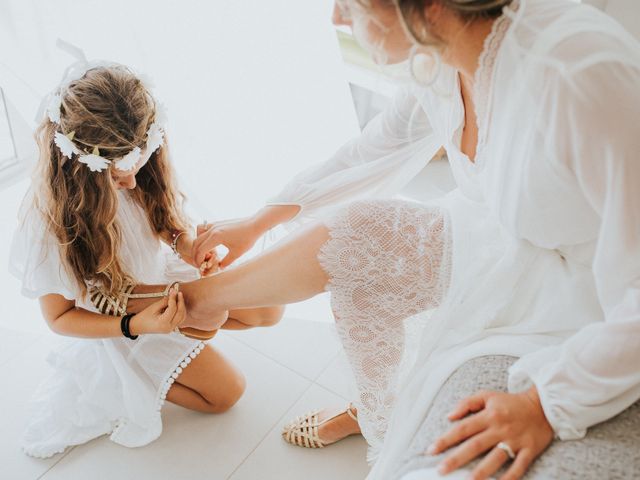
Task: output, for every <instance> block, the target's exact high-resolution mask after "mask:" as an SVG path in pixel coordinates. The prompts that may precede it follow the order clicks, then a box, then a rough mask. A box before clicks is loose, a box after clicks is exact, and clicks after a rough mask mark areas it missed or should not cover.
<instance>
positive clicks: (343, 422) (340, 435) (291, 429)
mask: <svg viewBox="0 0 640 480" xmlns="http://www.w3.org/2000/svg"><path fill="white" fill-rule="evenodd" d="M349 409H350V411H351V412H350V413H351V415H350V414H349V413H348V412H347V411H346V410H345V409H344V408H342V409H341V408H325V409H322V410H320V411H315V412H311V413H310V414H308V415H304V416H301V417H298V418H296V419H295V420H294V421H292V422H291V423H290V424H288V425H287V426H285V427H284V429H283V432H282V436H283V437H284V439H285V440H286V441H287V442H289V443H291V444H293V445H298V446H301V447H308V448H318V447H324V446H327V445H331V444H332V443H336V442H338V441H340V440H342V439H344V438H346V437H348V436H350V435H357V434H360V433H361V432H360V426H359V425H358V421H357V420H355V418H357V414H358V412H357V410H356V408H355V407H354V406H349ZM314 425H317V430H316V429H315V428H313V426H314Z"/></svg>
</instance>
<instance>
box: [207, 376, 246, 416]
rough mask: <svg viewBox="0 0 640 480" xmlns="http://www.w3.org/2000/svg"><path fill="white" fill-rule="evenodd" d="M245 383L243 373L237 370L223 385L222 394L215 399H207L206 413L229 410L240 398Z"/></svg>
mask: <svg viewBox="0 0 640 480" xmlns="http://www.w3.org/2000/svg"><path fill="white" fill-rule="evenodd" d="M246 386H247V383H246V380H245V378H244V375H243V374H242V373H240V372H237V373H236V375H235V376H234V378H233V379H231V380H230V381H229V382H228V383H227V385H225V389H224V394H222V395H220V396H219V397H218V398H216V399H215V400H210V401H208V403H209V410H208V413H224V412H227V411H229V410H230V409H231V408H232V407H233V406H234V405H235V404H236V403H238V400H240V398H242V395H243V394H244V391H245V389H246Z"/></svg>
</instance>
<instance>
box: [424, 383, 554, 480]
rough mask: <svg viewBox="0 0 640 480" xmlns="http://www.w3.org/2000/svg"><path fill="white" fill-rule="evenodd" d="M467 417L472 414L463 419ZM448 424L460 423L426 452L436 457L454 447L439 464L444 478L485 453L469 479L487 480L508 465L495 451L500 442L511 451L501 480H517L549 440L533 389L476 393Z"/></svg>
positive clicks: (549, 432) (499, 451)
mask: <svg viewBox="0 0 640 480" xmlns="http://www.w3.org/2000/svg"><path fill="white" fill-rule="evenodd" d="M468 414H473V415H469V416H468V417H467V415H468ZM464 417H466V418H464ZM449 420H459V421H458V422H457V423H456V424H455V426H454V427H452V428H451V429H450V430H449V431H448V432H447V433H446V434H444V435H443V436H441V437H440V438H438V439H437V440H436V441H435V442H434V443H433V444H432V445H431V446H430V447H429V449H428V451H427V453H428V454H430V455H436V454H439V453H441V452H444V451H445V450H448V449H449V448H451V447H453V446H455V445H459V446H458V447H457V448H456V449H455V450H454V451H453V452H452V453H450V454H449V455H448V456H447V457H446V458H445V459H444V460H443V461H442V463H440V465H439V467H438V470H439V472H440V473H441V474H448V473H450V472H452V471H454V470H456V469H458V468H459V467H462V466H463V465H466V464H467V463H469V462H470V461H471V460H473V459H474V458H476V457H479V456H480V455H482V454H484V453H485V452H488V453H487V454H486V455H485V457H484V458H483V459H482V461H481V462H480V463H479V464H478V465H477V466H476V467H475V468H474V469H473V472H472V475H471V477H470V478H473V479H485V478H489V477H490V476H491V475H493V474H494V473H495V472H497V471H498V469H499V468H500V467H501V466H502V465H503V464H504V463H506V462H508V461H510V458H509V455H508V453H507V452H505V450H503V449H501V448H498V447H497V445H498V443H500V442H503V443H505V444H506V445H508V446H509V447H510V448H511V450H512V451H513V453H514V454H515V459H514V460H513V463H512V464H511V466H510V467H509V469H508V470H507V472H506V473H505V475H503V476H502V477H501V480H511V479H517V478H520V477H522V476H523V475H524V473H525V472H526V470H527V468H528V467H529V465H530V464H531V462H533V460H534V459H535V458H536V457H537V456H538V455H540V454H541V453H542V452H543V451H544V450H545V449H546V448H547V446H548V445H549V444H550V443H551V441H552V440H553V429H552V428H551V425H550V424H549V422H548V421H547V418H546V417H545V415H544V411H543V410H542V405H541V403H540V397H539V396H538V391H537V390H536V388H535V387H532V388H531V389H529V390H528V391H526V392H523V393H518V394H510V393H500V392H480V393H477V394H476V395H473V396H471V397H468V398H466V399H464V400H462V401H461V402H460V403H459V404H458V406H457V407H456V409H455V410H454V411H453V412H451V413H450V414H449Z"/></svg>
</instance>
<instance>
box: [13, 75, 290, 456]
mask: <svg viewBox="0 0 640 480" xmlns="http://www.w3.org/2000/svg"><path fill="white" fill-rule="evenodd" d="M87 68H88V66H84V67H83V68H82V71H81V72H80V75H77V74H76V75H75V77H78V76H80V78H76V79H74V80H71V81H66V82H63V84H62V85H61V86H60V87H59V89H58V90H57V91H56V93H55V94H54V95H53V100H52V102H51V104H50V106H49V109H48V112H47V113H48V115H47V118H45V120H44V121H43V123H42V124H41V125H40V127H39V129H38V131H37V134H36V137H37V141H38V144H39V148H40V159H39V164H38V169H37V175H36V176H35V177H34V180H33V182H32V187H31V189H30V191H29V192H28V194H27V197H26V199H25V202H24V204H23V207H22V212H21V215H20V216H21V222H20V226H19V228H18V231H17V232H16V234H15V237H14V242H13V247H12V254H11V270H12V273H13V274H14V275H16V276H17V277H18V278H19V279H20V280H21V281H22V285H23V288H22V292H23V294H24V295H26V296H28V297H30V298H38V299H39V301H40V305H41V309H42V314H43V316H44V318H45V320H46V321H47V323H48V325H49V327H50V328H51V330H53V331H54V332H56V333H58V334H60V335H64V336H67V337H78V338H74V339H72V340H69V341H68V342H63V345H62V346H61V347H60V348H57V349H56V350H55V351H54V352H52V354H51V355H50V356H49V358H48V361H49V362H50V363H51V365H52V366H53V369H54V371H53V373H52V375H51V376H50V377H49V378H48V379H47V380H45V381H44V382H43V383H42V385H41V386H40V387H39V389H38V391H37V393H36V395H35V396H34V399H33V401H32V405H31V407H32V414H31V416H30V420H29V423H28V426H27V429H26V432H25V434H24V437H23V441H22V445H23V448H24V450H25V452H26V453H27V454H29V455H32V456H37V457H43V458H44V457H49V456H52V455H54V454H56V453H59V452H62V451H64V449H65V448H66V447H67V446H69V445H77V444H81V443H84V442H87V441H88V440H91V439H93V438H96V437H98V436H100V435H104V434H110V435H111V437H110V438H111V440H113V441H114V442H116V443H119V444H121V445H125V446H128V447H137V446H142V445H145V444H147V443H149V442H151V441H153V440H154V439H156V438H157V437H158V436H159V435H160V433H161V431H162V422H161V417H160V410H161V407H162V405H163V403H164V400H165V399H166V400H168V401H170V402H172V403H175V404H178V405H181V406H183V407H185V408H189V409H192V410H196V411H199V412H207V413H217V412H223V411H225V410H227V409H229V408H230V407H231V406H232V405H234V404H235V403H236V401H237V400H238V399H239V398H240V396H241V395H242V393H243V390H244V385H245V383H244V378H243V376H242V374H241V373H240V372H239V371H238V370H237V369H236V368H235V367H234V366H233V365H231V363H229V361H228V360H227V359H225V358H224V357H223V356H222V355H221V354H220V353H219V352H218V351H216V350H215V349H214V348H213V347H211V346H210V345H205V344H204V343H203V342H202V341H200V340H198V339H193V338H188V337H187V336H185V335H182V334H180V333H179V331H177V327H178V326H179V325H180V324H181V323H182V322H183V321H184V320H185V318H186V309H185V304H184V300H183V297H182V294H181V293H179V292H177V291H176V289H174V288H167V289H166V290H165V292H166V293H165V294H164V296H163V298H161V299H160V300H158V301H156V302H155V303H153V304H152V305H151V306H149V307H147V308H146V309H144V310H143V311H141V312H140V313H138V314H136V315H133V316H132V315H124V314H123V313H126V311H124V309H126V293H130V292H131V291H132V289H133V287H134V286H135V285H136V284H158V283H161V284H171V283H172V282H175V281H176V280H189V279H191V280H192V279H195V278H198V270H197V268H193V265H191V266H189V265H188V264H189V263H191V264H193V261H192V259H191V250H192V244H193V237H192V236H191V235H190V234H189V222H188V220H187V218H186V216H185V214H184V212H183V210H182V201H183V197H182V196H181V195H180V194H179V192H178V190H177V189H176V186H175V181H174V174H173V171H172V167H171V164H170V163H169V156H168V151H167V147H166V144H165V140H164V130H163V118H162V113H161V111H160V109H159V106H158V103H157V102H156V101H155V100H154V98H153V97H152V95H151V94H150V92H149V90H148V89H147V88H146V87H145V85H144V84H143V83H142V82H141V81H140V79H139V78H137V77H136V76H135V75H134V74H133V73H132V72H131V71H130V70H129V69H128V68H126V67H124V66H120V65H113V64H109V65H104V64H103V65H98V66H94V67H93V68H88V69H87ZM165 244H166V245H165ZM167 245H171V248H172V249H173V252H172V251H171V248H169V247H168V246H167ZM212 255H213V252H211V254H210V258H211V260H215V258H213V257H212ZM180 258H181V259H180ZM214 263H215V265H213V266H212V265H211V264H214ZM216 267H217V262H214V261H211V262H209V264H207V265H205V268H204V271H203V270H202V269H201V272H202V273H203V274H209V273H212V272H215V270H216ZM140 291H143V292H144V291H145V289H144V286H140V287H136V288H135V289H133V293H136V292H140ZM147 291H148V289H147ZM161 295H162V293H161ZM105 298H106V299H109V298H111V299H116V300H117V301H116V303H118V301H121V302H120V308H114V309H111V310H110V309H109V308H106V309H105V308H97V307H95V306H94V304H96V305H98V307H104V299H105ZM96 299H98V301H96ZM100 299H102V304H100ZM109 310H110V313H112V314H118V313H119V315H118V316H113V315H105V314H104V313H100V312H105V311H109ZM281 313H282V309H281V308H279V307H278V308H261V309H252V310H243V311H232V312H229V314H228V319H227V315H226V314H225V318H221V319H218V320H219V322H218V324H221V323H224V322H225V320H226V323H224V326H223V327H226V328H236V329H237V328H246V327H248V326H249V325H247V324H245V323H243V320H245V319H249V318H251V322H250V323H251V325H253V326H255V325H256V324H258V325H260V324H261V325H268V324H273V323H275V322H277V321H278V320H279V319H280V316H281ZM187 330H188V329H185V331H187ZM191 333H194V332H193V331H192V332H191Z"/></svg>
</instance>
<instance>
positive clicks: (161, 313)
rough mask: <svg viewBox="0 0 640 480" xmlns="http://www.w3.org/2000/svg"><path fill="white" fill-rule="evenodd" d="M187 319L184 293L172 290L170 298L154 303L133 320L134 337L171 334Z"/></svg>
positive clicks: (131, 329)
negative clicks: (148, 334) (147, 334)
mask: <svg viewBox="0 0 640 480" xmlns="http://www.w3.org/2000/svg"><path fill="white" fill-rule="evenodd" d="M186 318H187V308H186V307H185V304H184V297H183V296H182V292H176V291H175V290H173V289H172V290H171V291H170V292H169V296H168V297H164V298H163V299H162V300H159V301H157V302H154V303H152V304H151V305H149V306H148V307H147V308H145V309H144V310H142V311H141V312H140V313H137V314H136V315H134V316H133V317H132V318H131V323H130V324H129V330H130V331H131V334H132V335H139V334H146V333H171V332H173V331H174V330H175V329H176V327H178V326H179V325H180V324H182V322H184V321H185V319H186Z"/></svg>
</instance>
